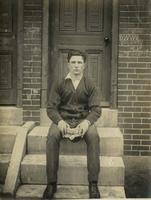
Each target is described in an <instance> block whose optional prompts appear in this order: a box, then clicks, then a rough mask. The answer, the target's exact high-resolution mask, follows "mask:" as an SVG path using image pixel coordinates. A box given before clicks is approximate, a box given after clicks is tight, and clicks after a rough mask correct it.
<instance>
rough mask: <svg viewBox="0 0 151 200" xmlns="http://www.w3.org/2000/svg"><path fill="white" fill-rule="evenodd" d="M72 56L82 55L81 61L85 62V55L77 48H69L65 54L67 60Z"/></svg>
mask: <svg viewBox="0 0 151 200" xmlns="http://www.w3.org/2000/svg"><path fill="white" fill-rule="evenodd" d="M72 56H82V58H83V61H84V62H86V55H85V54H84V53H83V52H81V51H79V50H70V51H69V52H68V56H67V60H68V62H69V61H70V59H71V57H72Z"/></svg>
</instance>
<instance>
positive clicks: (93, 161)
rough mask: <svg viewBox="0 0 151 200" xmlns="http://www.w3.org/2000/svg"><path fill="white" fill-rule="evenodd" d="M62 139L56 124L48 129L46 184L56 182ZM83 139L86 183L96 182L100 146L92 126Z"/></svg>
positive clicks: (98, 169)
mask: <svg viewBox="0 0 151 200" xmlns="http://www.w3.org/2000/svg"><path fill="white" fill-rule="evenodd" d="M61 139H62V135H61V132H60V131H59V129H58V127H57V125H56V124H52V125H51V127H50V129H49V134H48V137H47V144H46V163H47V167H46V170H47V182H48V184H51V183H53V182H57V171H58V166H59V147H60V140H61ZM83 139H84V140H85V142H86V144H87V168H88V181H89V182H92V181H98V175H99V171H100V145H99V136H98V133H97V130H96V127H95V126H94V125H91V126H90V127H89V129H88V131H87V132H86V133H85V135H84V137H83Z"/></svg>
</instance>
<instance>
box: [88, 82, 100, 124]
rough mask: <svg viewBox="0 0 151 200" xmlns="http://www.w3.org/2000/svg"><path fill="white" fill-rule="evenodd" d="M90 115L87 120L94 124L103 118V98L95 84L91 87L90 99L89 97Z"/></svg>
mask: <svg viewBox="0 0 151 200" xmlns="http://www.w3.org/2000/svg"><path fill="white" fill-rule="evenodd" d="M88 98H89V99H88V106H89V114H88V116H87V117H86V119H87V120H88V121H89V122H90V123H91V124H93V123H94V122H96V121H97V119H98V118H99V117H100V116H101V112H102V109H101V106H100V103H101V98H100V94H99V92H98V89H97V87H96V86H95V85H94V84H91V85H89V97H88Z"/></svg>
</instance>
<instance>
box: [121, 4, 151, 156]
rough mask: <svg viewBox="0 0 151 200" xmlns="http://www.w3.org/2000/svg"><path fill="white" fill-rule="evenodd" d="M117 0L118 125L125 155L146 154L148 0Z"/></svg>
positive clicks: (150, 131)
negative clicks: (121, 132)
mask: <svg viewBox="0 0 151 200" xmlns="http://www.w3.org/2000/svg"><path fill="white" fill-rule="evenodd" d="M119 2H120V5H119V6H120V11H119V65H118V67H119V69H118V110H119V125H120V128H121V130H122V131H123V134H124V152H125V154H126V155H145V156H146V155H151V34H150V31H151V1H150V0H139V1H138V0H119ZM149 9H150V10H149Z"/></svg>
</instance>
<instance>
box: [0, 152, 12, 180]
mask: <svg viewBox="0 0 151 200" xmlns="http://www.w3.org/2000/svg"><path fill="white" fill-rule="evenodd" d="M10 159H11V154H0V183H4V181H5V177H6V174H7V169H8V165H9V162H10Z"/></svg>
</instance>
